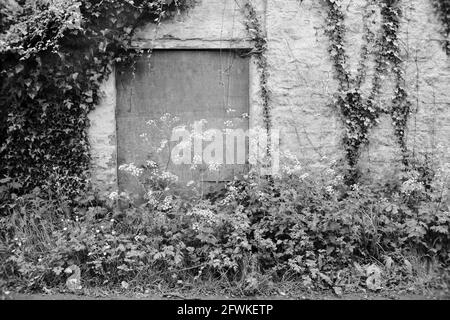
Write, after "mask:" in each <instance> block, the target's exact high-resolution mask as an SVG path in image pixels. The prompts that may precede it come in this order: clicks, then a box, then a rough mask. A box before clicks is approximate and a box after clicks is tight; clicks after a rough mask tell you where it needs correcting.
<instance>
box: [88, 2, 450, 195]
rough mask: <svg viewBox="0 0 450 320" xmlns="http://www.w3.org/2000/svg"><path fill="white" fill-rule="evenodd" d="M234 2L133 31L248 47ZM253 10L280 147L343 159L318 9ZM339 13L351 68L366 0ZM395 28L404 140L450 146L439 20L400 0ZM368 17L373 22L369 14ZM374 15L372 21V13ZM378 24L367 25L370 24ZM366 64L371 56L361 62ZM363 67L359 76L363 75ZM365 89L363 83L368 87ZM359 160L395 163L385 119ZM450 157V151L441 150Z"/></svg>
mask: <svg viewBox="0 0 450 320" xmlns="http://www.w3.org/2000/svg"><path fill="white" fill-rule="evenodd" d="M243 2H244V1H240V0H237V1H235V0H208V1H206V0H203V1H198V4H197V5H196V6H195V7H194V8H193V9H191V10H190V11H189V12H187V13H184V14H182V15H180V16H178V17H177V18H176V19H175V20H174V21H170V22H164V23H163V24H162V25H160V26H158V27H155V26H154V25H149V26H148V27H146V28H143V29H142V30H141V31H140V32H138V34H137V35H136V41H135V43H136V45H137V46H142V47H155V48H204V49H207V48H216V49H217V48H233V47H235V48H240V47H241V48H245V47H249V46H251V42H250V39H249V34H248V32H247V31H246V29H245V25H244V15H243V13H242V10H241V6H242V3H243ZM251 2H252V3H253V4H254V6H255V7H256V8H257V12H258V14H259V16H260V20H261V21H262V23H263V27H264V30H265V32H266V35H267V40H268V50H267V53H266V56H267V60H268V72H269V80H268V86H269V88H270V98H271V117H272V123H273V126H274V128H278V129H280V131H281V138H280V141H281V149H282V150H290V151H292V152H294V153H296V154H297V155H298V156H299V157H300V158H301V159H302V161H303V162H304V163H305V164H315V163H317V162H319V161H320V160H321V159H323V158H324V157H325V158H341V157H342V155H343V152H342V147H341V145H340V141H341V133H342V128H341V124H340V119H339V117H338V115H337V114H336V112H335V110H333V108H332V107H330V103H331V101H332V97H333V94H334V93H335V92H336V87H337V82H336V81H335V79H334V75H333V70H332V64H331V61H330V58H329V54H328V51H327V48H328V39H327V37H326V36H325V34H324V25H325V16H326V12H325V10H324V9H323V5H322V3H321V1H317V0H303V1H299V0H258V1H255V0H253V1H251ZM343 8H345V14H346V26H347V29H348V33H347V53H348V56H349V61H350V67H351V70H352V71H356V68H357V61H358V59H359V55H360V48H361V44H362V27H363V18H362V17H363V14H364V12H366V11H365V10H370V9H371V8H370V6H368V5H367V1H365V0H343ZM403 12H404V15H403V18H402V29H401V46H402V55H403V57H404V60H405V63H404V68H405V72H406V86H407V89H408V93H409V95H410V101H411V102H412V104H413V114H412V116H411V120H410V122H409V129H408V146H409V148H410V149H411V150H413V151H414V152H415V153H416V154H418V155H419V154H425V153H431V152H436V150H437V149H439V148H438V147H439V145H442V146H443V147H444V148H448V146H449V138H450V130H449V129H450V122H449V120H450V108H449V106H450V59H449V58H448V57H447V56H446V55H445V53H444V52H443V50H442V49H441V46H440V43H439V39H442V36H441V34H440V33H439V29H440V24H439V21H438V19H437V18H436V16H435V14H434V12H433V8H432V7H431V5H430V2H429V1H428V0H403ZM375 22H376V21H375ZM378 22H379V21H378ZM378 26H379V25H378V24H376V23H375V24H374V25H373V28H374V30H377V28H378ZM255 63H256V61H254V60H253V61H252V62H251V64H252V65H251V75H250V78H251V79H250V81H251V89H250V91H251V93H250V102H251V103H250V104H251V112H250V125H252V124H253V125H257V124H260V123H261V115H262V110H261V103H260V98H259V72H258V69H257V67H256V64H255ZM369 65H370V64H369ZM370 76H371V71H370V70H369V72H368V80H367V83H370ZM113 86H114V80H110V81H109V82H108V83H107V84H105V91H106V97H105V99H104V102H103V103H102V104H101V105H100V106H99V107H98V108H97V110H96V111H95V112H94V113H93V114H92V123H93V126H92V128H91V132H90V135H91V138H92V148H93V166H94V168H93V173H94V178H95V181H96V184H97V185H98V186H99V187H100V189H102V190H105V191H109V190H112V189H113V188H115V187H116V184H115V182H116V180H115V179H116V178H115V177H116V175H115V172H116V163H115V161H114V159H115V139H114V137H115V118H114V114H115V110H114V106H115V98H114V97H115V90H114V88H113ZM367 89H368V88H367ZM391 99H392V85H391V77H390V76H389V75H388V76H386V79H385V81H384V88H383V95H382V97H381V102H382V103H386V104H387V103H390V101H391ZM370 139H371V143H370V147H369V148H367V149H366V150H364V152H363V156H362V164H363V165H364V166H365V167H366V168H367V169H368V170H370V171H377V170H379V169H380V168H383V166H390V165H391V164H392V162H393V161H397V159H398V156H399V154H398V153H399V151H398V147H397V145H396V143H395V141H394V135H393V128H392V125H391V121H390V119H389V117H387V116H384V117H383V118H382V119H381V123H380V125H379V126H378V127H377V128H375V129H374V130H373V132H372V133H371V138H370ZM444 156H445V157H450V152H444Z"/></svg>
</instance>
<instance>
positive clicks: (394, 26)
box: [324, 0, 410, 184]
mask: <svg viewBox="0 0 450 320" xmlns="http://www.w3.org/2000/svg"><path fill="white" fill-rule="evenodd" d="M324 5H325V8H326V10H327V20H326V35H327V36H328V39H329V43H330V44H329V50H328V51H329V54H330V57H331V60H332V62H333V68H334V73H335V78H336V79H337V81H338V91H337V93H336V94H335V96H334V97H335V98H334V105H335V107H336V108H337V110H338V112H339V115H340V117H341V119H342V123H343V125H344V128H345V132H344V138H343V145H344V148H345V157H346V160H347V163H348V165H349V167H350V172H349V174H348V176H347V181H348V183H349V184H353V183H355V182H356V180H357V178H358V170H357V164H358V160H359V157H360V154H361V150H362V147H364V146H367V145H368V143H369V134H370V130H371V129H372V128H373V127H375V126H376V125H377V124H378V123H379V118H380V116H381V115H382V114H389V115H390V116H391V119H392V123H393V126H394V131H395V132H394V133H395V136H396V141H397V143H398V145H399V147H400V149H401V152H402V160H403V163H404V164H405V165H407V164H408V159H409V154H408V150H407V146H406V141H405V139H406V137H405V132H406V126H407V122H408V116H409V114H410V102H409V101H408V94H407V91H406V88H405V80H404V71H403V68H402V63H403V60H402V58H401V52H400V47H399V27H400V19H401V14H402V12H401V1H400V0H382V1H373V0H368V1H367V2H366V8H365V10H366V13H365V15H364V17H363V18H364V35H363V41H364V43H363V46H362V50H361V56H360V61H359V64H358V69H357V74H356V75H352V74H351V72H350V71H349V65H348V56H347V52H346V49H345V46H346V43H345V37H346V27H345V14H344V12H343V9H342V3H341V1H339V0H325V1H324ZM375 6H376V7H378V9H379V11H380V15H381V28H380V30H379V32H378V33H377V34H375V33H374V32H373V31H372V28H371V27H370V26H371V25H373V24H375V21H376V20H375V19H376V17H375V13H376V11H375V10H374V7H375ZM369 47H373V48H374V49H373V50H372V52H371V51H370V50H369ZM371 55H373V61H374V72H373V76H372V82H371V88H370V92H369V94H368V95H367V97H364V95H363V92H362V89H361V86H362V84H363V83H364V81H365V80H366V78H367V73H368V72H367V71H368V70H367V69H368V67H367V61H368V59H369V58H370V56H371ZM388 72H392V73H393V74H394V78H395V86H394V97H393V101H392V105H391V106H389V107H386V106H383V105H380V103H379V102H378V100H379V99H378V98H379V96H380V91H381V87H382V81H383V78H384V76H385V75H387V73H388Z"/></svg>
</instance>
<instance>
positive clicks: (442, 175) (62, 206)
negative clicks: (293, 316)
mask: <svg viewBox="0 0 450 320" xmlns="http://www.w3.org/2000/svg"><path fill="white" fill-rule="evenodd" d="M293 163H294V164H293V165H290V166H284V168H283V174H282V175H281V176H280V177H278V178H276V179H274V180H273V181H267V180H266V179H263V178H261V177H259V176H258V175H254V174H253V173H250V174H249V175H248V176H246V177H245V179H244V180H236V181H233V182H230V183H229V184H228V185H227V187H226V189H225V190H224V191H223V192H222V193H215V194H210V195H209V196H201V193H200V192H199V191H198V190H200V189H199V188H200V186H198V185H197V186H195V185H194V186H192V185H191V186H190V187H189V188H186V186H184V185H183V184H181V183H178V182H177V178H176V177H175V176H173V175H171V174H170V173H167V172H165V171H163V170H161V169H159V168H158V166H157V165H156V164H155V163H153V162H151V161H149V162H148V163H147V165H145V166H144V167H142V168H136V167H134V166H133V165H126V166H122V168H121V169H122V170H124V171H125V172H127V173H128V174H130V175H132V176H134V177H135V178H137V179H138V180H139V181H140V182H141V184H142V186H143V188H144V189H145V190H146V193H145V199H146V201H145V203H144V204H143V205H141V206H135V205H133V202H132V201H131V200H130V199H131V197H130V196H131V195H128V194H125V193H121V194H119V193H115V192H114V193H112V194H111V195H110V196H109V198H107V199H104V200H103V201H100V202H99V201H98V199H96V198H95V197H94V196H90V195H85V196H83V197H80V198H78V199H76V202H75V204H70V203H69V202H68V201H67V200H65V199H64V197H61V195H59V194H58V193H57V192H58V191H57V189H56V188H55V185H54V184H52V183H48V184H47V185H45V186H43V187H41V188H36V189H35V190H34V191H33V192H32V193H30V194H28V195H23V196H18V195H15V194H14V193H10V192H9V191H8V190H6V188H14V186H12V185H10V184H8V183H6V184H4V185H3V187H2V188H3V189H2V196H3V197H5V195H7V194H11V196H10V198H3V201H2V206H1V210H2V216H1V218H0V225H1V228H0V229H1V230H2V232H1V234H0V237H1V245H2V255H1V259H2V261H1V266H2V270H1V274H2V278H3V281H5V282H9V283H14V284H15V285H17V284H18V283H19V284H20V285H21V286H22V289H29V290H39V289H41V288H43V287H47V288H49V287H55V286H58V285H60V284H63V283H64V280H65V278H66V275H65V274H64V272H62V271H63V270H64V269H65V268H67V267H68V266H70V265H72V264H75V265H78V266H80V267H81V274H82V282H83V285H84V286H87V287H89V286H101V285H105V286H108V285H111V286H120V284H121V283H123V282H125V283H127V284H132V285H133V286H139V287H140V288H149V287H152V286H153V287H154V286H157V285H158V284H161V283H164V284H168V285H170V286H172V287H175V288H176V287H181V286H183V284H184V283H186V282H187V283H197V282H202V281H205V279H219V280H222V281H225V282H226V283H229V284H230V288H231V287H234V288H235V289H230V290H231V291H232V292H234V293H239V294H257V293H261V292H266V293H267V292H270V289H271V287H270V283H276V282H279V281H282V280H283V281H286V280H287V279H289V280H295V281H297V282H298V283H299V285H300V286H302V287H304V288H305V289H307V288H311V289H312V288H315V289H317V288H324V289H331V288H333V289H334V290H338V289H339V290H343V291H347V292H348V291H350V292H351V291H353V290H357V289H359V288H361V287H362V288H366V286H367V285H366V283H365V281H366V280H367V277H368V274H366V271H365V268H366V267H367V266H369V265H377V266H378V268H380V269H381V270H383V272H382V278H381V286H382V287H383V288H384V289H389V288H392V287H395V286H396V285H399V284H402V283H410V282H411V281H413V280H414V279H415V276H417V274H418V272H422V271H423V268H422V266H423V265H428V266H432V267H433V268H439V266H448V263H449V259H450V255H449V252H450V251H449V249H450V248H449V245H450V242H449V240H450V235H449V227H450V214H449V211H448V210H449V203H450V202H449V198H448V197H449V195H448V187H449V185H448V173H449V171H440V172H439V175H438V179H437V180H435V181H434V183H433V188H432V190H433V191H427V190H426V189H425V188H424V187H423V184H422V183H421V182H419V181H418V180H417V179H418V174H417V173H413V172H411V173H408V174H407V176H405V177H401V176H393V175H391V177H390V178H389V177H383V178H382V179H380V181H379V182H378V183H375V184H374V183H370V184H364V183H362V184H360V185H354V186H353V187H352V188H351V189H348V187H347V186H346V185H345V183H344V182H343V181H344V179H343V177H342V173H340V172H339V169H338V168H335V169H328V170H325V171H322V169H320V170H319V172H322V173H321V174H319V173H317V172H316V173H315V174H312V173H311V175H309V174H308V173H307V171H306V170H305V169H304V168H301V167H300V166H299V165H298V164H295V162H293ZM397 174H398V175H403V174H404V173H403V172H402V170H398V172H397ZM399 181H404V182H403V183H400V182H399ZM117 202H120V203H121V206H122V208H124V209H123V210H118V209H117V208H118V206H117ZM420 257H422V258H420ZM231 284H232V285H231ZM336 288H337V289H336ZM233 290H234V291H233Z"/></svg>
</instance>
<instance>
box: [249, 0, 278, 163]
mask: <svg viewBox="0 0 450 320" xmlns="http://www.w3.org/2000/svg"><path fill="white" fill-rule="evenodd" d="M242 9H243V11H244V14H245V20H244V23H245V27H246V29H247V31H248V32H249V33H250V36H251V38H252V40H253V43H254V48H253V50H252V51H251V52H250V53H251V54H252V55H254V56H255V57H256V63H257V66H258V70H259V74H260V76H259V89H260V97H261V101H262V111H263V121H264V128H265V130H266V132H267V137H268V141H267V153H268V155H269V156H270V145H271V143H270V130H271V127H272V121H271V116H270V94H269V88H268V85H267V81H268V78H269V72H268V66H267V58H266V51H267V39H266V36H265V34H264V29H263V26H262V23H261V21H260V19H259V17H258V14H257V12H256V9H255V7H254V6H253V4H252V3H251V2H250V1H245V2H244V5H243V8H242Z"/></svg>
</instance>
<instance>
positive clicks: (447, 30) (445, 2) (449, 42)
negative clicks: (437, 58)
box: [431, 0, 450, 55]
mask: <svg viewBox="0 0 450 320" xmlns="http://www.w3.org/2000/svg"><path fill="white" fill-rule="evenodd" d="M431 2H432V3H433V5H434V7H435V9H436V13H437V15H438V16H439V19H440V20H441V22H442V35H443V36H444V40H443V41H442V47H443V49H444V50H445V52H446V53H447V55H450V0H431Z"/></svg>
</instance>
